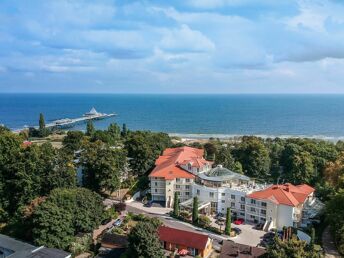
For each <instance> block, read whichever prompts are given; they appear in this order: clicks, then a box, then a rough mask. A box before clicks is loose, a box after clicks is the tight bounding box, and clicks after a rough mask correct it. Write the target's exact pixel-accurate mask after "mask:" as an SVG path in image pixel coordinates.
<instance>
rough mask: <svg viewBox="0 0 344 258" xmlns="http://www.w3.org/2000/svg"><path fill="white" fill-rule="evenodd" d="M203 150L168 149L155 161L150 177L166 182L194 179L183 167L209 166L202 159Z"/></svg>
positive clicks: (185, 147)
mask: <svg viewBox="0 0 344 258" xmlns="http://www.w3.org/2000/svg"><path fill="white" fill-rule="evenodd" d="M203 155H204V150H203V149H196V148H191V147H187V146H184V147H179V148H168V149H166V150H165V151H164V152H163V154H162V155H161V156H160V157H159V158H158V159H157V160H156V161H155V168H154V170H153V171H152V172H151V174H150V175H149V176H150V177H160V178H164V179H166V180H172V179H175V178H194V177H195V176H194V175H193V174H192V173H190V172H188V171H186V169H185V168H182V167H183V166H190V167H191V168H203V167H204V166H206V165H208V164H211V163H210V162H209V161H206V160H205V159H204V158H203Z"/></svg>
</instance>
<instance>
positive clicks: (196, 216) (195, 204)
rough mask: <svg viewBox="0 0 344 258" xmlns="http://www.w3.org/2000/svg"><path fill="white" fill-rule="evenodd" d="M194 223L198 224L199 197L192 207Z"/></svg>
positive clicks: (194, 200)
mask: <svg viewBox="0 0 344 258" xmlns="http://www.w3.org/2000/svg"><path fill="white" fill-rule="evenodd" d="M192 223H194V224H197V223H198V198H197V196H195V197H194V199H193V206H192Z"/></svg>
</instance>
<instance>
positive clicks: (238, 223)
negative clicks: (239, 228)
mask: <svg viewBox="0 0 344 258" xmlns="http://www.w3.org/2000/svg"><path fill="white" fill-rule="evenodd" d="M233 223H234V224H235V225H241V224H244V219H237V220H234V222H233Z"/></svg>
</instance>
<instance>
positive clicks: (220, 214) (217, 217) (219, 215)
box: [215, 212, 224, 219]
mask: <svg viewBox="0 0 344 258" xmlns="http://www.w3.org/2000/svg"><path fill="white" fill-rule="evenodd" d="M223 216H224V215H223V213H221V212H219V213H217V214H216V215H215V219H219V218H223Z"/></svg>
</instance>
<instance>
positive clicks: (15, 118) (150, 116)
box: [0, 94, 344, 139]
mask: <svg viewBox="0 0 344 258" xmlns="http://www.w3.org/2000/svg"><path fill="white" fill-rule="evenodd" d="M93 106H94V107H95V108H96V109H97V110H98V111H99V112H105V113H110V112H115V113H117V114H118V116H116V117H114V118H110V119H107V120H102V121H97V122H95V126H96V127H97V128H99V129H102V128H105V127H107V126H108V124H109V123H111V122H117V123H119V124H122V123H126V124H127V126H128V127H129V128H130V129H132V130H135V129H149V130H152V131H164V132H168V133H176V134H182V135H187V134H197V135H199V134H207V136H208V135H209V134H212V135H214V134H215V135H218V136H224V135H244V134H250V135H270V136H281V135H282V136H310V137H313V136H315V137H329V139H332V138H333V139H337V138H342V137H344V95H115V94H99V95H88V94H0V124H1V123H2V124H5V125H6V126H8V127H10V128H12V129H18V128H21V127H23V126H24V125H36V124H37V123H38V116H39V113H40V112H42V113H44V115H45V118H46V120H47V122H48V121H52V120H56V119H61V118H75V117H80V116H81V115H82V114H83V113H85V112H87V111H89V110H90V109H91V108H92V107H93ZM75 128H77V129H84V125H79V126H77V127H75Z"/></svg>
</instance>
